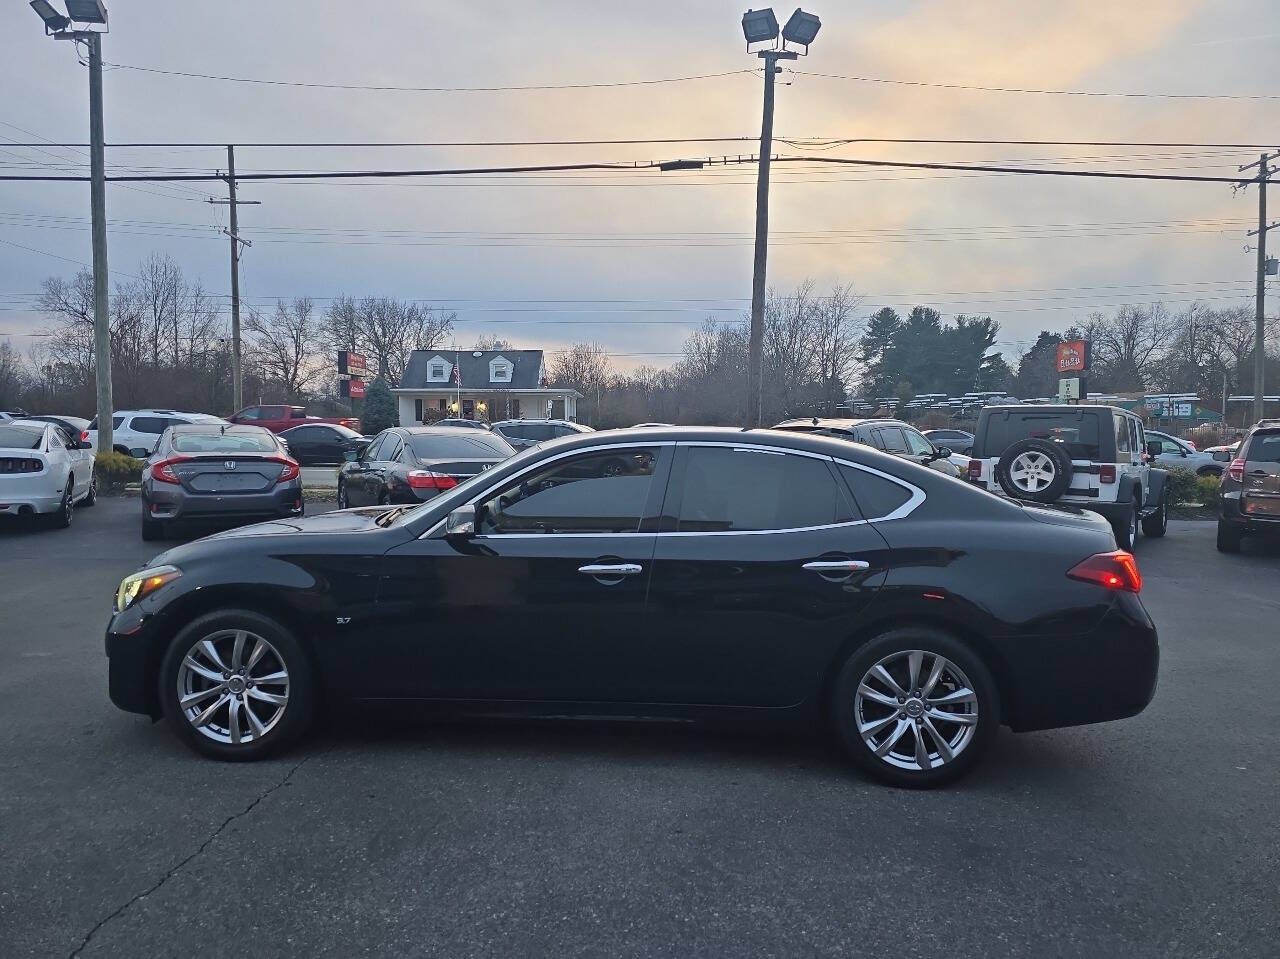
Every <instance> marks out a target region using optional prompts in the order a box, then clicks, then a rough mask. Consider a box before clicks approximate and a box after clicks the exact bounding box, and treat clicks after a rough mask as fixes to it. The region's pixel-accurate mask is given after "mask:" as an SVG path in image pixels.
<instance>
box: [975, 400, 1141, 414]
mask: <svg viewBox="0 0 1280 959" xmlns="http://www.w3.org/2000/svg"><path fill="white" fill-rule="evenodd" d="M1007 410H1036V411H1040V412H1045V413H1075V412H1078V411H1079V410H1110V411H1111V412H1113V413H1123V414H1124V415H1125V416H1137V415H1138V414H1137V413H1135V412H1134V411H1133V410H1126V409H1125V408H1124V407H1123V406H1111V405H1110V404H1108V403H1002V404H999V405H995V406H984V407H983V408H982V412H983V413H989V412H994V413H1000V412H1004V411H1007Z"/></svg>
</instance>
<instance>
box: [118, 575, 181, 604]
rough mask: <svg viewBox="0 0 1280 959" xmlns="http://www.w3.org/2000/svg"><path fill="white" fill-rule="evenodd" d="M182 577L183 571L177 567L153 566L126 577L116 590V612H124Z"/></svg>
mask: <svg viewBox="0 0 1280 959" xmlns="http://www.w3.org/2000/svg"><path fill="white" fill-rule="evenodd" d="M181 575H182V570H180V569H178V567H176V566H152V567H151V568H150V569H143V570H139V571H138V572H136V573H132V574H130V575H129V576H126V577H125V578H124V580H123V581H121V583H120V588H119V589H117V590H116V612H117V613H121V612H124V611H125V610H126V609H128V608H129V607H130V606H132V605H133V604H134V603H136V602H137V601H138V600H140V599H142V598H143V597H144V596H149V595H151V594H152V593H154V592H155V591H156V590H157V589H159V588H160V587H161V586H163V585H164V584H165V583H171V582H173V581H174V580H175V579H177V578H178V577H179V576H181Z"/></svg>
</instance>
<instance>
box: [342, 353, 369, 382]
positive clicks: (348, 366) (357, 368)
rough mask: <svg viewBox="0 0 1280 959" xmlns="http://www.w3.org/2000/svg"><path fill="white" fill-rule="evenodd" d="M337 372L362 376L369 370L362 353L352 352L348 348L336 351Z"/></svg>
mask: <svg viewBox="0 0 1280 959" xmlns="http://www.w3.org/2000/svg"><path fill="white" fill-rule="evenodd" d="M338 372H339V373H351V374H355V375H356V376H362V375H364V374H365V373H367V372H369V365H368V364H367V363H366V362H365V358H364V354H363V353H352V352H350V351H348V350H339V351H338Z"/></svg>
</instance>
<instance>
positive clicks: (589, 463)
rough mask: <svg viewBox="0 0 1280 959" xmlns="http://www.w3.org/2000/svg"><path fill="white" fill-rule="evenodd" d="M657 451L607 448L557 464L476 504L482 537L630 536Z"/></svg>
mask: <svg viewBox="0 0 1280 959" xmlns="http://www.w3.org/2000/svg"><path fill="white" fill-rule="evenodd" d="M657 461H658V450H657V449H656V448H632V447H624V448H621V449H614V450H608V451H605V452H599V453H591V454H587V455H584V456H576V457H573V458H571V459H567V460H561V461H558V462H556V463H553V464H552V465H550V466H548V467H546V468H545V469H543V470H537V471H535V472H533V473H531V474H528V475H526V476H523V477H521V478H520V479H519V480H518V481H516V482H514V483H511V484H509V485H507V486H505V487H503V488H502V489H501V490H500V491H499V492H498V493H497V494H496V495H495V496H492V497H490V498H489V499H487V500H485V501H484V502H482V503H480V504H478V506H477V508H476V514H477V528H478V529H479V531H481V532H484V533H497V534H501V533H629V532H635V531H636V530H637V529H639V527H640V521H641V520H642V519H643V518H644V509H645V504H646V502H647V501H648V497H649V487H650V484H651V483H652V481H653V469H654V466H655V464H656V463H657Z"/></svg>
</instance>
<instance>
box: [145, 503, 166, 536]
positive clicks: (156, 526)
mask: <svg viewBox="0 0 1280 959" xmlns="http://www.w3.org/2000/svg"><path fill="white" fill-rule="evenodd" d="M143 508H144V509H145V508H146V507H145V506H144V507H143ZM142 539H143V540H144V541H145V542H148V543H153V542H155V541H156V540H158V539H164V523H163V522H161V521H160V520H158V519H152V518H151V517H149V516H143V517H142Z"/></svg>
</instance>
